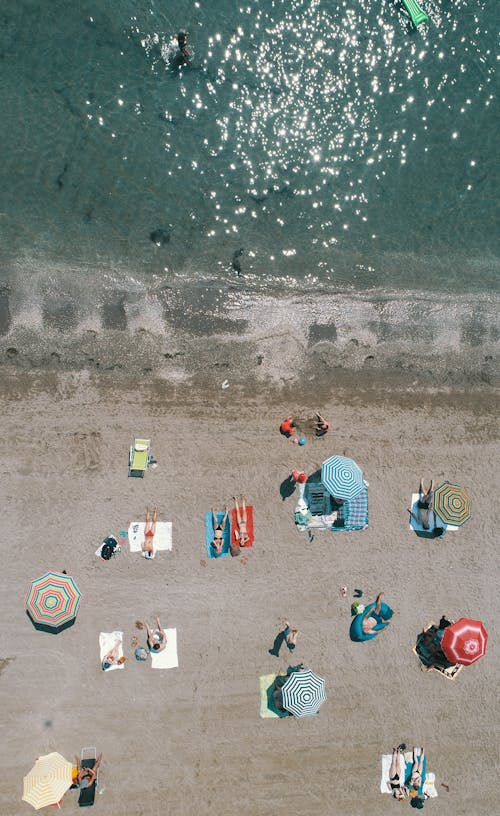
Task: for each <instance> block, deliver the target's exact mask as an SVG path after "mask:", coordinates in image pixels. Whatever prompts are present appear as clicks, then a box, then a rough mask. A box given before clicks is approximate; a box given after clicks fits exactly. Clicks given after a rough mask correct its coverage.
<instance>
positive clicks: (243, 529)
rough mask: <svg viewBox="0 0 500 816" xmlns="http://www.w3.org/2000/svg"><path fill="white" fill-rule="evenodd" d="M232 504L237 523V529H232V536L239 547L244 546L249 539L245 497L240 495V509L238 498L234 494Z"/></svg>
mask: <svg viewBox="0 0 500 816" xmlns="http://www.w3.org/2000/svg"><path fill="white" fill-rule="evenodd" d="M233 501H234V506H235V508H236V524H237V525H238V529H237V530H235V531H234V537H235V539H236V541H237V542H238V544H239V545H240V547H246V545H247V544H248V542H249V541H250V536H249V535H248V530H247V523H248V519H247V505H246V499H245V497H244V496H242V497H241V510H240V507H239V505H238V499H237V498H236V496H233Z"/></svg>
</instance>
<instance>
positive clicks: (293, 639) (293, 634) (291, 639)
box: [283, 620, 299, 652]
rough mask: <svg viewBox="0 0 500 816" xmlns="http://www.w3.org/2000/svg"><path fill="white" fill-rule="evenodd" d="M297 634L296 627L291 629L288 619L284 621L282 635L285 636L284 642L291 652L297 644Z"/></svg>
mask: <svg viewBox="0 0 500 816" xmlns="http://www.w3.org/2000/svg"><path fill="white" fill-rule="evenodd" d="M298 634H299V630H298V629H291V628H290V624H289V623H288V621H287V620H286V621H285V628H284V629H283V636H284V638H285V643H286V645H287V646H288V649H289V651H290V652H293V650H294V649H295V647H296V645H297V636H298Z"/></svg>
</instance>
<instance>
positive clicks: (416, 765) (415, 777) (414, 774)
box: [410, 748, 425, 793]
mask: <svg viewBox="0 0 500 816" xmlns="http://www.w3.org/2000/svg"><path fill="white" fill-rule="evenodd" d="M417 751H418V748H414V749H413V765H412V769H411V776H410V785H411V787H412V788H415V790H416V791H417V793H418V789H419V788H420V787H421V785H422V769H423V767H424V758H425V753H424V749H423V748H421V749H420V755H419V754H417Z"/></svg>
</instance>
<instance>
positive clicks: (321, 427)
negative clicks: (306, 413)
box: [313, 411, 332, 436]
mask: <svg viewBox="0 0 500 816" xmlns="http://www.w3.org/2000/svg"><path fill="white" fill-rule="evenodd" d="M313 424H314V431H315V433H316V436H324V435H325V434H326V433H328V431H329V430H330V428H331V427H332V423H331V422H327V420H326V419H325V418H324V417H322V416H321V414H318V412H317V411H316V419H315V421H314V423H313Z"/></svg>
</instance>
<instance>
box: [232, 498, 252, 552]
mask: <svg viewBox="0 0 500 816" xmlns="http://www.w3.org/2000/svg"><path fill="white" fill-rule="evenodd" d="M237 532H238V523H237V521H236V508H235V507H233V509H232V510H231V544H233V545H236V546H237V545H238V544H239V543H240V542H239V541H238V539H237V538H236V533H237ZM247 533H248V535H249V536H250V538H249V539H248V541H247V543H246V544H244V545H240V546H245V547H252V546H253V541H254V537H255V533H254V529H253V506H252V505H251V504H247Z"/></svg>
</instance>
